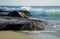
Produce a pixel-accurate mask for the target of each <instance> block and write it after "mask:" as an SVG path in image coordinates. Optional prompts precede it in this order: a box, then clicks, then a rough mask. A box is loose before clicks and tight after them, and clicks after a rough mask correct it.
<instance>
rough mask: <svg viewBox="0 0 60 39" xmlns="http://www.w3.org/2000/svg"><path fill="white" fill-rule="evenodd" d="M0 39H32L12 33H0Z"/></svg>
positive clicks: (21, 34)
mask: <svg viewBox="0 0 60 39" xmlns="http://www.w3.org/2000/svg"><path fill="white" fill-rule="evenodd" d="M0 39H33V38H32V37H29V36H27V35H25V34H23V33H17V32H14V31H0Z"/></svg>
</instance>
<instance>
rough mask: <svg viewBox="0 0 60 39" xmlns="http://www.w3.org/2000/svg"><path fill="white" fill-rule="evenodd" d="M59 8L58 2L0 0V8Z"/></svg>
mask: <svg viewBox="0 0 60 39" xmlns="http://www.w3.org/2000/svg"><path fill="white" fill-rule="evenodd" d="M1 5H6V6H60V0H0V6H1Z"/></svg>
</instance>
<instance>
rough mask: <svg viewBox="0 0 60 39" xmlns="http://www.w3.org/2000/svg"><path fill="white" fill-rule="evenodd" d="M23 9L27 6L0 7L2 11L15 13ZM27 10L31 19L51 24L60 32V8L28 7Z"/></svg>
mask: <svg viewBox="0 0 60 39" xmlns="http://www.w3.org/2000/svg"><path fill="white" fill-rule="evenodd" d="M22 7H25V6H0V9H1V10H5V11H14V10H20V9H21V8H22ZM22 9H23V8H22ZM25 9H27V10H28V11H29V12H30V14H31V17H33V18H39V19H41V20H45V21H47V22H51V23H52V24H54V26H55V29H54V30H57V31H60V6H26V7H25Z"/></svg>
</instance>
